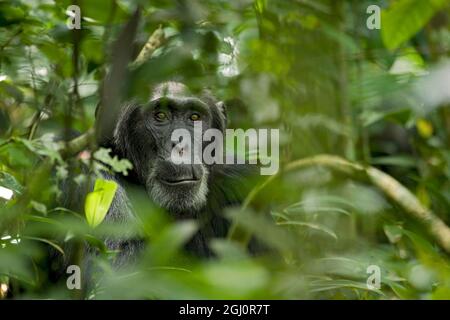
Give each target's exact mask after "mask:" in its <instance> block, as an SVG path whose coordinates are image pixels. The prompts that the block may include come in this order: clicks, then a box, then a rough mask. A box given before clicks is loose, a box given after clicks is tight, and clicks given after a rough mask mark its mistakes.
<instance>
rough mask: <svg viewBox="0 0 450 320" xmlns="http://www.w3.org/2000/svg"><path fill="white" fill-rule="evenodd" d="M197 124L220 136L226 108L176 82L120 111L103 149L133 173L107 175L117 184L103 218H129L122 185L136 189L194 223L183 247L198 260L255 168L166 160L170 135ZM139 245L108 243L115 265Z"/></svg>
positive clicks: (222, 232)
mask: <svg viewBox="0 0 450 320" xmlns="http://www.w3.org/2000/svg"><path fill="white" fill-rule="evenodd" d="M199 121H201V124H202V130H203V131H206V130H207V129H212V128H214V129H217V130H220V131H221V132H222V133H223V132H224V131H225V128H226V124H227V115H226V109H225V104H224V103H223V102H220V101H217V100H216V99H215V98H214V97H213V96H212V95H211V94H210V93H209V92H208V91H204V92H203V93H201V94H199V95H192V94H191V93H190V92H189V90H188V88H187V87H186V86H185V85H183V84H181V83H178V82H166V83H163V84H160V85H158V86H156V87H155V89H154V90H153V93H152V95H151V99H150V101H149V102H148V103H147V104H144V105H140V104H128V105H126V106H124V107H123V108H122V110H121V114H120V116H119V118H118V123H117V125H116V127H115V130H114V136H113V137H112V139H110V143H109V144H107V145H105V146H106V147H110V148H112V150H113V153H114V154H115V155H118V156H119V157H120V158H126V159H128V160H129V161H131V163H132V165H133V169H132V172H131V173H130V174H129V175H128V176H127V177H124V176H115V177H113V176H108V178H110V179H114V180H116V181H117V182H118V183H119V189H118V192H117V194H116V197H115V199H114V201H113V204H112V205H111V208H110V210H109V212H108V214H107V217H106V220H110V221H126V220H127V219H129V218H131V219H132V217H133V212H131V210H130V205H129V200H128V197H127V191H126V188H124V186H125V185H128V184H132V185H134V186H136V185H137V186H139V187H140V188H145V190H146V193H147V194H148V197H149V198H150V200H151V201H152V202H153V203H154V204H156V205H157V206H159V207H161V208H163V209H165V210H167V212H168V213H169V214H170V215H171V216H173V217H174V218H175V219H196V220H197V221H198V222H199V224H200V230H199V231H198V232H197V234H196V235H195V236H194V238H193V239H192V240H191V241H190V242H189V243H188V244H187V246H186V248H187V250H188V251H190V252H191V253H193V254H196V255H199V256H209V255H211V252H210V250H209V248H208V240H209V239H210V238H212V237H224V236H225V235H226V232H227V229H228V225H227V221H226V220H225V219H224V217H223V215H222V211H223V209H224V208H225V207H227V206H230V205H236V204H238V203H239V202H240V200H242V198H243V195H244V193H245V189H247V187H248V186H249V184H248V181H250V180H249V179H248V178H249V177H251V176H253V174H254V169H255V168H254V166H251V165H247V164H244V165H242V164H240V165H239V164H210V165H206V164H204V163H194V164H175V163H174V162H173V159H172V158H171V152H172V150H173V149H174V148H176V146H177V141H173V140H172V133H173V131H174V130H175V129H180V128H183V129H186V130H188V132H190V133H192V135H193V136H194V132H193V130H194V124H195V123H196V122H199ZM202 146H203V147H204V145H203V144H202ZM203 147H202V148H201V149H200V150H199V152H202V149H203ZM179 151H181V152H182V151H183V150H182V149H181V150H179ZM225 162H226V161H225ZM141 245H142V243H141V242H139V241H137V242H130V241H123V242H121V241H115V240H108V241H107V246H108V247H109V248H110V249H118V250H121V251H122V252H121V254H119V257H120V258H119V259H118V264H119V265H120V264H126V263H127V261H129V260H130V259H132V256H134V255H135V253H136V251H139V247H140V246H141Z"/></svg>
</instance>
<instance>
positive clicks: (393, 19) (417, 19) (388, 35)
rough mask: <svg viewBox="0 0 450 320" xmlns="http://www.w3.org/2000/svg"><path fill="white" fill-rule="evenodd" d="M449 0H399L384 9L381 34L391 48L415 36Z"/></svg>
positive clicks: (387, 46) (385, 43)
mask: <svg viewBox="0 0 450 320" xmlns="http://www.w3.org/2000/svg"><path fill="white" fill-rule="evenodd" d="M447 4H449V1H448V0H428V1H423V0H398V1H396V2H394V3H393V4H392V5H391V6H390V7H389V8H388V9H387V10H383V11H382V13H381V14H382V20H381V36H382V38H383V42H384V45H385V46H386V48H388V49H390V50H395V49H397V48H398V47H399V46H400V45H401V44H402V43H404V42H405V41H407V40H409V39H410V38H411V37H412V36H414V35H415V34H416V33H417V32H418V31H419V30H420V29H421V28H422V27H423V26H424V25H425V24H426V23H427V22H428V21H429V20H430V19H431V18H432V17H433V16H434V14H435V13H436V12H437V11H438V10H440V9H442V8H443V7H444V6H445V5H447Z"/></svg>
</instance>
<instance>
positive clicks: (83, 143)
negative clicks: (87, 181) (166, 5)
mask: <svg viewBox="0 0 450 320" xmlns="http://www.w3.org/2000/svg"><path fill="white" fill-rule="evenodd" d="M126 29H127V28H126V27H125V30H124V32H125V31H126ZM120 39H121V38H120V37H119V39H118V40H117V42H116V43H117V45H115V46H114V47H115V48H116V47H119V48H120V47H127V48H131V47H132V46H131V44H130V43H127V44H124V43H123V42H124V40H120ZM133 39H134V37H133ZM126 41H127V42H129V41H130V38H128V39H126ZM164 41H165V37H164V31H163V30H162V27H161V26H159V28H158V29H156V30H155V31H154V32H153V33H152V35H151V36H150V37H149V39H148V40H147V42H146V44H145V45H144V47H143V48H142V50H141V52H140V53H139V55H138V56H137V58H136V59H135V61H134V62H133V63H131V64H130V68H135V67H138V66H139V65H141V64H142V63H144V62H145V61H147V60H148V59H150V57H151V56H152V54H153V52H154V51H155V50H156V49H158V48H159V47H160V46H161V45H162V44H163V43H164ZM121 42H122V43H121ZM118 43H120V46H119V45H118ZM128 54H130V55H131V53H127V54H122V56H126V57H125V58H127V57H129V55H128ZM128 60H129V58H128ZM128 60H127V61H128ZM115 61H119V58H118V55H116V59H115V60H113V63H112V64H113V65H114V62H115ZM119 62H120V61H119ZM119 62H117V63H119ZM119 64H120V65H122V66H126V63H123V62H121V63H119ZM125 72H126V70H124V69H122V68H121V69H120V70H117V71H116V72H115V73H116V74H119V76H122V78H120V77H119V76H117V75H116V76H113V75H111V74H110V75H109V76H108V79H106V80H105V83H104V84H103V86H102V88H107V89H104V90H103V94H102V96H103V97H102V103H101V104H100V106H99V109H98V114H97V124H96V128H97V130H98V128H99V126H102V127H103V128H104V129H103V133H99V134H97V135H95V131H94V129H93V128H91V129H89V130H88V131H87V132H85V133H84V134H82V135H80V136H79V137H77V138H75V139H73V140H71V141H69V143H68V146H67V147H66V148H65V149H63V150H62V153H63V155H65V156H68V155H73V154H76V153H78V152H80V151H82V150H83V149H85V148H86V147H87V146H88V144H89V141H91V140H92V139H93V138H94V136H95V137H97V138H98V139H99V141H105V140H108V137H111V134H112V131H113V130H114V128H113V126H115V124H116V122H117V116H118V113H119V111H120V103H119V102H120V98H118V97H117V95H118V94H119V92H120V86H121V85H122V80H123V77H124V73H125ZM111 73H112V72H111ZM113 79H114V80H115V79H117V80H116V81H113ZM105 90H107V91H108V93H109V94H108V95H106V92H105ZM113 96H114V98H113ZM114 99H115V100H114ZM116 102H117V104H116ZM102 106H103V107H102ZM105 114H107V115H108V117H105ZM99 119H103V120H99ZM107 120H108V121H107ZM100 122H102V123H101V124H100ZM106 122H107V123H106Z"/></svg>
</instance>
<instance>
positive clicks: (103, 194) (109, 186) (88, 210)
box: [84, 179, 117, 228]
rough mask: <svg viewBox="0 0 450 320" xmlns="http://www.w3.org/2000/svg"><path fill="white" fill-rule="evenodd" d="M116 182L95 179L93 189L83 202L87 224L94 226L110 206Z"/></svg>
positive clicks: (103, 217)
mask: <svg viewBox="0 0 450 320" xmlns="http://www.w3.org/2000/svg"><path fill="white" fill-rule="evenodd" d="M116 190H117V183H115V182H114V181H111V180H103V179H97V180H96V181H95V186H94V191H92V192H90V193H89V194H88V195H87V197H86V201H85V204H84V211H85V214H86V220H87V222H88V224H89V225H90V226H91V227H93V228H95V227H96V226H98V225H99V224H100V223H101V222H102V221H103V219H105V216H106V213H107V212H108V210H109V207H110V206H111V203H112V201H113V199H114V195H115V194H116Z"/></svg>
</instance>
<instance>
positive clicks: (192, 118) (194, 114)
mask: <svg viewBox="0 0 450 320" xmlns="http://www.w3.org/2000/svg"><path fill="white" fill-rule="evenodd" d="M189 119H191V120H192V121H198V120H200V115H199V114H198V113H193V114H191V116H190V117H189Z"/></svg>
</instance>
